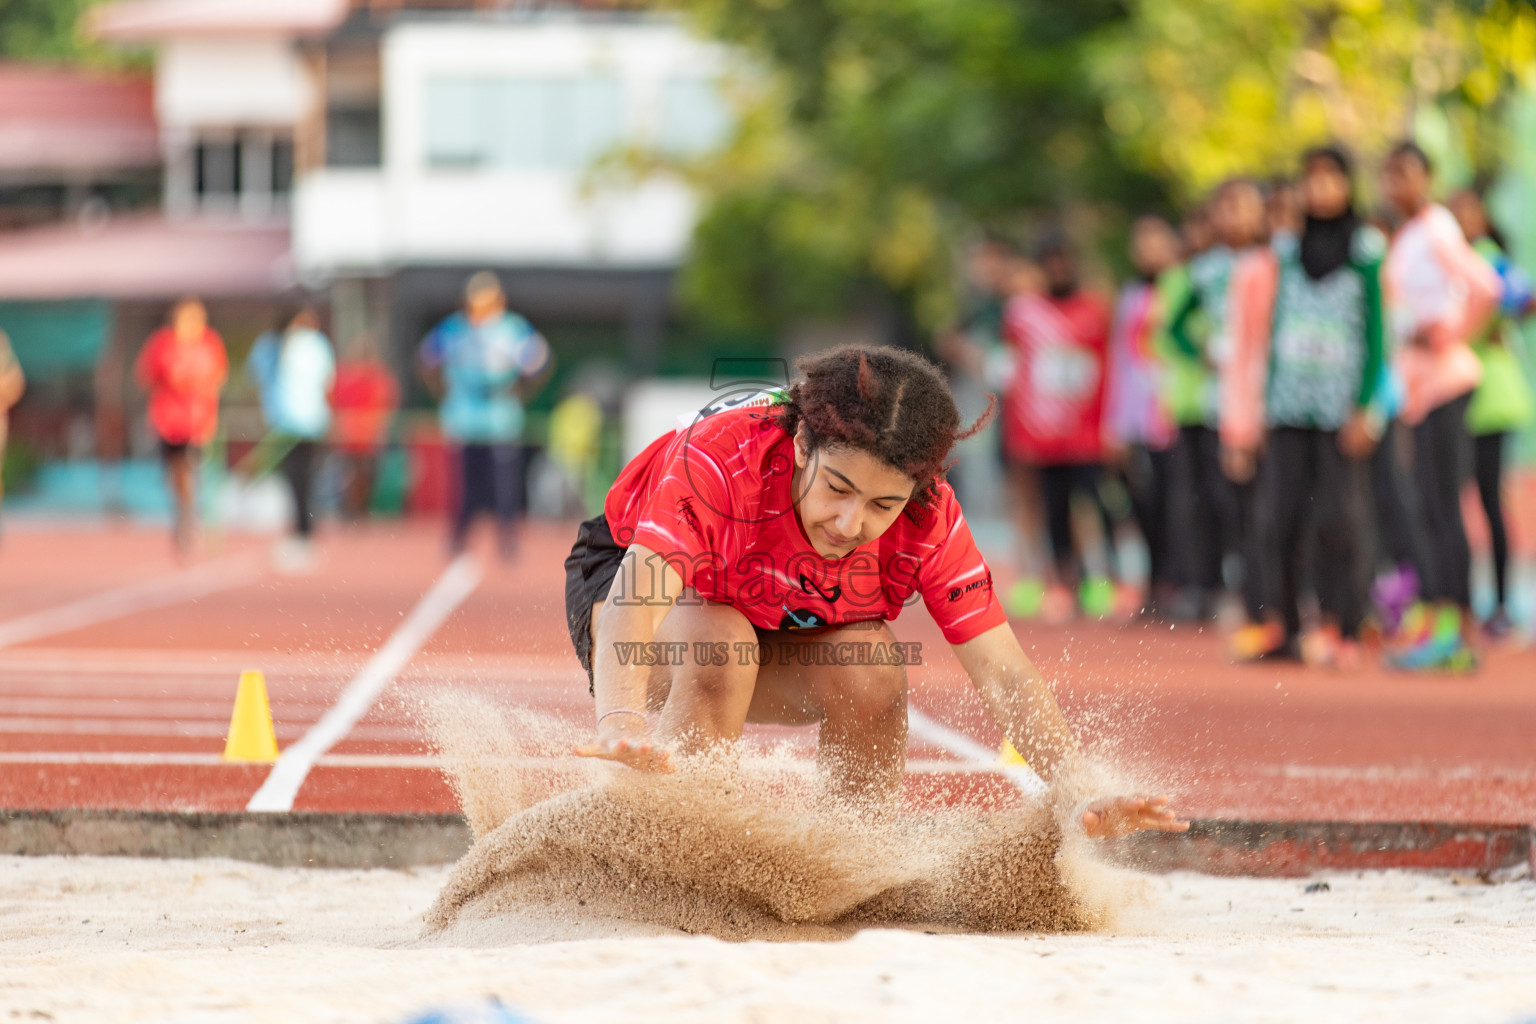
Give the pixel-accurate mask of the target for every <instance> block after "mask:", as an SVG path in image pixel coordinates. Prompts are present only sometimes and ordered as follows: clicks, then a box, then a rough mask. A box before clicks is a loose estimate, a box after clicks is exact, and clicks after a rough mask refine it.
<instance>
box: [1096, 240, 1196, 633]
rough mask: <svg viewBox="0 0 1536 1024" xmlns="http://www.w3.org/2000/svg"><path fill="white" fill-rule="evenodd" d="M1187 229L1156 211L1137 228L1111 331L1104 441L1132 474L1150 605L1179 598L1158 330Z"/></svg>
mask: <svg viewBox="0 0 1536 1024" xmlns="http://www.w3.org/2000/svg"><path fill="white" fill-rule="evenodd" d="M1179 246H1180V243H1179V236H1178V234H1177V233H1175V232H1174V230H1173V227H1172V225H1170V224H1169V223H1168V222H1167V221H1166V220H1164V219H1163V218H1161V217H1158V216H1155V215H1152V214H1148V215H1145V216H1142V217H1138V218H1137V219H1136V223H1135V224H1134V225H1132V227H1131V251H1130V256H1131V265H1132V266H1133V267H1134V268H1135V270H1136V279H1135V280H1134V281H1131V282H1130V283H1128V284H1127V285H1126V286H1125V287H1124V288H1122V289H1121V290H1120V298H1119V301H1118V302H1117V304H1116V307H1115V323H1114V330H1113V331H1112V332H1111V334H1110V347H1109V377H1108V381H1107V383H1106V386H1105V394H1104V443H1105V452H1106V457H1107V459H1108V461H1109V462H1110V463H1111V464H1112V465H1114V466H1115V467H1116V468H1117V469H1118V470H1119V472H1120V474H1121V476H1122V477H1123V478H1124V480H1125V487H1126V492H1127V493H1128V494H1129V496H1130V499H1131V512H1132V514H1133V515H1134V516H1135V518H1136V524H1137V526H1138V527H1139V528H1140V530H1141V534H1142V538H1143V539H1144V540H1145V541H1146V545H1147V557H1148V566H1147V569H1148V572H1147V593H1146V594H1145V595H1143V601H1142V604H1143V606H1144V607H1149V608H1151V607H1155V606H1156V605H1157V604H1158V603H1159V597H1160V603H1161V604H1162V605H1164V606H1166V605H1167V604H1168V602H1169V600H1170V598H1171V597H1172V595H1171V593H1169V592H1168V589H1169V582H1170V580H1169V574H1168V559H1167V546H1168V544H1167V542H1168V529H1167V512H1168V508H1167V506H1168V452H1169V449H1170V448H1171V447H1172V446H1173V439H1174V436H1175V434H1174V426H1173V421H1172V419H1171V418H1170V416H1169V412H1168V408H1167V405H1166V403H1165V401H1164V395H1163V380H1164V377H1165V371H1164V366H1163V359H1162V357H1161V354H1160V353H1159V351H1158V346H1157V336H1158V333H1159V332H1160V330H1161V319H1162V317H1163V316H1164V315H1165V312H1166V309H1165V307H1164V306H1163V304H1162V295H1161V293H1160V289H1159V287H1158V282H1159V281H1160V280H1161V279H1163V277H1164V275H1165V274H1166V273H1167V271H1168V270H1170V269H1171V268H1172V267H1173V266H1174V264H1176V263H1177V262H1178V260H1179Z"/></svg>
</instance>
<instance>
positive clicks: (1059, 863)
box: [427, 695, 1127, 942]
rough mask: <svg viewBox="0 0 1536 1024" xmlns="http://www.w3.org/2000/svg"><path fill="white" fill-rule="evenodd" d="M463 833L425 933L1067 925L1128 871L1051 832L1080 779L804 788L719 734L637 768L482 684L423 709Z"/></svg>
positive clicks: (733, 935)
mask: <svg viewBox="0 0 1536 1024" xmlns="http://www.w3.org/2000/svg"><path fill="white" fill-rule="evenodd" d="M428 717H429V720H430V722H431V725H432V728H433V731H434V734H435V736H436V738H437V742H438V745H439V747H440V749H441V751H442V753H443V755H444V757H445V760H446V761H447V763H448V766H449V774H450V777H451V779H452V781H453V784H454V786H455V789H456V791H457V792H458V794H459V797H460V800H461V802H462V804H463V807H464V810H465V814H466V816H467V818H468V819H469V822H470V826H471V828H472V829H473V831H474V833H475V836H476V841H475V844H474V846H473V848H472V849H471V850H470V851H469V853H468V854H466V855H465V857H464V858H463V860H461V861H460V862H459V864H458V866H457V867H456V868H455V869H454V871H453V873H452V875H451V876H450V878H449V880H448V882H447V884H446V885H445V886H444V887H443V890H442V892H441V894H440V895H439V897H438V899H437V902H436V904H435V905H434V906H433V908H432V909H431V911H430V912H429V913H428V915H427V933H428V937H429V938H430V937H432V936H439V937H441V936H445V935H447V934H459V935H460V936H461V937H464V936H467V935H468V934H469V933H471V932H473V933H475V934H476V935H477V936H478V940H477V941H491V942H494V941H495V935H496V932H497V925H498V922H499V923H500V925H501V926H503V927H504V928H505V935H506V938H507V939H509V940H511V941H517V940H518V938H517V936H518V932H519V928H521V927H523V926H525V925H526V924H527V923H528V922H529V921H533V920H537V921H540V922H543V923H544V925H545V926H547V925H548V923H549V922H550V921H551V920H552V919H559V918H569V919H570V921H568V922H567V923H571V924H573V923H575V922H576V921H577V920H580V919H585V920H589V921H592V922H598V921H602V922H615V921H617V922H631V923H637V924H644V925H650V926H654V927H657V928H662V929H678V930H682V931H686V932H695V933H707V934H711V935H716V936H719V937H722V938H730V939H763V938H769V939H806V938H834V937H839V936H843V935H847V934H851V933H852V932H853V931H855V930H857V929H858V928H860V927H865V926H870V925H886V926H891V925H898V926H922V927H928V928H933V929H942V930H960V931H1017V930H1048V931H1077V930H1085V929H1092V928H1101V927H1104V926H1106V925H1107V924H1109V923H1110V922H1111V920H1112V918H1113V914H1114V909H1115V907H1116V905H1117V904H1118V903H1119V902H1120V901H1121V899H1122V895H1121V894H1123V893H1124V892H1126V891H1127V884H1126V883H1127V878H1126V876H1125V874H1124V873H1123V872H1120V871H1117V870H1115V869H1111V868H1108V867H1106V866H1104V865H1101V864H1098V863H1097V861H1096V859H1095V858H1094V856H1093V853H1092V849H1091V843H1090V842H1089V841H1088V840H1087V839H1086V838H1073V839H1064V834H1066V835H1070V834H1071V832H1072V831H1073V830H1072V829H1071V827H1070V826H1069V827H1068V828H1067V830H1066V832H1065V833H1064V830H1063V828H1062V825H1061V822H1062V821H1064V820H1068V821H1069V820H1071V814H1072V811H1073V809H1074V808H1075V807H1076V806H1077V805H1078V804H1079V803H1080V802H1081V799H1082V798H1083V796H1085V795H1090V794H1101V793H1102V792H1105V791H1106V790H1105V789H1104V788H1102V786H1101V785H1099V784H1097V780H1091V779H1086V778H1083V779H1078V780H1077V782H1076V784H1075V785H1074V786H1071V787H1064V788H1063V787H1058V789H1057V790H1056V791H1055V792H1054V793H1053V795H1052V799H1050V800H1048V801H1040V802H1025V801H1022V800H1021V802H1020V803H1019V804H1018V805H1017V806H1015V807H1012V808H1009V809H1007V810H1002V811H990V812H978V811H974V810H946V811H939V812H925V813H919V812H914V811H911V810H905V811H901V812H897V813H872V812H871V811H870V810H869V809H867V808H835V809H829V808H827V807H826V806H825V805H822V806H816V805H815V804H814V801H813V800H812V799H811V796H810V790H811V786H810V783H809V781H808V780H807V779H806V778H805V775H804V773H803V772H801V771H798V770H797V766H796V765H795V763H794V762H793V759H792V758H791V757H789V756H788V755H787V754H784V753H783V752H779V753H769V754H767V755H764V754H758V753H753V752H750V751H747V750H742V751H737V752H733V754H734V756H732V757H731V758H730V759H729V762H730V763H729V764H728V765H727V764H722V763H720V761H718V760H717V761H714V762H709V763H700V762H692V763H686V764H684V765H683V767H682V770H680V771H679V772H678V773H676V774H674V775H666V776H652V775H640V774H638V773H635V772H632V771H629V770H628V769H622V768H616V767H613V766H609V765H600V764H595V763H592V762H576V763H572V759H569V758H566V759H563V760H557V759H556V755H560V754H563V753H565V751H567V750H569V747H570V743H571V741H572V740H574V739H576V738H577V737H575V736H574V735H572V734H571V733H570V730H569V727H565V726H562V725H561V724H559V723H555V722H552V721H551V720H549V719H547V718H542V717H540V716H537V715H534V714H532V713H530V712H527V711H523V710H519V709H515V708H502V707H498V706H496V705H495V704H492V703H491V702H489V701H486V700H485V699H484V698H477V697H471V696H467V695H451V696H448V697H445V698H443V699H441V700H439V701H437V702H435V703H434V704H433V705H432V706H431V708H430V710H429V716H428Z"/></svg>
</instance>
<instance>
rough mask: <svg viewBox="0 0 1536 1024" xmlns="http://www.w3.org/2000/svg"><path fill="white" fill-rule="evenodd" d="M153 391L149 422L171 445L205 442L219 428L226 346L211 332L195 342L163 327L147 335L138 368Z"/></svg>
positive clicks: (150, 401)
mask: <svg viewBox="0 0 1536 1024" xmlns="http://www.w3.org/2000/svg"><path fill="white" fill-rule="evenodd" d="M135 373H136V375H137V376H138V379H139V383H141V384H143V385H144V387H145V388H146V389H147V390H148V391H149V422H150V425H151V426H153V427H154V428H155V433H157V434H159V435H160V437H161V439H162V440H164V441H167V442H169V443H171V444H206V443H208V442H209V441H211V440H212V439H213V433H214V431H215V430H216V429H217V428H218V425H219V391H220V390H221V389H222V388H223V387H224V379H225V378H226V377H228V376H229V362H228V360H227V359H226V358H225V355H224V342H223V340H222V339H221V338H220V337H219V335H218V333H217V332H215V331H214V330H213V328H211V327H210V328H206V329H205V330H204V331H203V335H202V337H200V338H197V339H196V340H194V341H187V342H181V341H177V340H176V332H175V331H173V330H172V329H171V328H169V327H162V328H160V329H159V330H157V331H155V333H153V334H151V335H150V336H149V340H148V341H147V342H145V343H144V351H142V352H140V353H139V361H138V365H137V366H136V368H135Z"/></svg>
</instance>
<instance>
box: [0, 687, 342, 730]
mask: <svg viewBox="0 0 1536 1024" xmlns="http://www.w3.org/2000/svg"><path fill="white" fill-rule="evenodd" d="M222 682H223V684H224V689H228V688H229V684H230V680H228V679H225V680H222ZM232 703H233V702H232V701H231V700H230V699H228V698H225V699H222V700H213V699H208V700H192V699H187V698H181V697H98V696H95V695H87V696H76V695H74V694H71V695H69V696H67V697H36V696H21V697H12V696H8V695H0V718H8V717H13V716H20V717H29V718H30V717H39V718H51V717H57V718H70V717H75V716H85V717H89V718H147V719H153V718H163V719H172V720H175V721H186V720H188V719H199V718H206V719H209V720H210V721H216V720H220V719H222V720H223V721H224V722H225V723H226V724H227V723H228V722H229V712H230V706H231V704H232ZM329 706H330V705H329V704H323V703H318V702H316V703H310V702H307V701H286V700H285V701H283V703H282V709H283V712H284V716H285V717H286V718H288V719H289V720H290V721H292V720H293V719H299V720H301V721H314V720H315V719H317V718H319V717H320V715H321V714H322V713H324V711H325V709H326V708H327V707H329Z"/></svg>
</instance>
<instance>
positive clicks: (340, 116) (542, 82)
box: [94, 0, 729, 370]
mask: <svg viewBox="0 0 1536 1024" xmlns="http://www.w3.org/2000/svg"><path fill="white" fill-rule="evenodd" d="M485 6H486V5H483V4H475V3H471V2H468V0H466V2H464V3H462V4H456V3H453V2H445V0H433V2H432V3H425V2H423V3H421V4H419V5H413V4H412V3H410V2H408V0H390V2H382V0H353V2H352V3H350V4H349V3H348V2H347V0H129V2H124V3H118V4H114V5H110V6H108V7H106V8H103V9H101V10H99V11H98V12H97V14H96V16H95V20H94V27H95V30H96V31H97V33H98V34H100V35H102V36H104V37H106V38H109V39H115V40H122V41H126V42H136V43H144V42H153V43H154V44H155V45H156V47H157V61H156V108H157V112H158V115H159V118H160V126H161V138H162V144H163V148H164V156H165V206H166V209H167V211H168V212H170V213H172V214H173V215H182V216H189V215H193V214H208V213H220V214H223V213H229V214H235V215H238V216H239V217H240V218H241V219H248V220H254V221H266V222H271V221H273V220H274V219H275V220H277V221H283V220H285V219H291V231H292V239H293V243H292V244H293V260H294V266H295V271H296V273H297V275H298V278H299V280H300V281H301V282H303V283H304V284H305V285H307V286H309V287H311V288H327V289H329V290H330V295H331V299H332V307H333V315H334V321H333V324H334V333H335V334H336V335H337V339H338V341H345V340H346V339H347V338H348V337H350V336H352V335H354V334H357V333H362V332H368V333H371V334H374V335H376V336H379V337H382V338H387V339H388V341H389V343H390V346H391V348H392V349H393V351H394V352H395V354H396V357H397V358H398V359H400V360H401V362H402V363H403V362H404V360H405V359H406V358H408V353H409V351H410V349H411V348H412V346H413V345H414V343H415V341H416V340H417V339H419V338H420V337H421V335H422V333H424V332H425V330H426V329H427V328H428V327H429V326H430V324H431V323H432V322H433V321H435V320H436V319H437V318H438V317H441V316H442V315H443V314H444V313H446V312H447V311H448V310H449V309H451V308H452V307H453V306H454V305H456V303H457V301H458V293H459V289H460V288H461V287H462V283H463V280H464V278H465V277H466V276H467V274H469V273H470V272H472V271H474V270H476V269H481V268H484V267H489V268H491V269H494V270H496V271H497V272H498V273H500V274H501V276H502V278H503V280H504V282H505V284H506V286H507V290H508V295H509V297H510V299H511V301H512V303H513V305H514V306H515V307H516V308H518V309H520V310H521V311H522V312H524V313H526V314H527V315H529V316H530V317H531V318H533V319H534V320H535V322H536V323H538V324H539V326H540V327H541V328H544V329H545V331H546V333H547V334H549V335H550V337H551V340H552V341H554V342H555V344H556V348H557V351H559V349H560V348H561V340H562V339H561V332H562V330H563V329H564V330H566V332H567V334H568V335H569V336H570V337H571V338H573V339H577V340H574V341H572V342H571V344H573V345H575V346H576V347H577V348H579V349H580V350H581V351H580V352H577V353H576V356H577V357H580V356H584V355H588V354H606V355H609V356H612V357H614V358H615V359H622V360H623V361H624V362H626V363H627V364H628V365H629V366H630V367H631V368H632V369H637V370H646V369H650V368H652V367H654V366H655V365H656V363H657V361H658V357H659V353H660V349H661V346H662V345H663V342H664V336H665V332H666V327H667V322H668V318H669V306H670V301H669V297H670V292H671V288H670V279H671V273H672V271H673V270H674V269H675V267H676V266H677V265H678V263H679V261H680V260H681V258H682V256H683V254H684V251H685V249H686V246H687V244H688V239H689V236H690V233H691V231H692V228H693V224H694V219H695V216H696V203H695V200H694V198H693V196H692V195H691V194H690V192H689V191H688V189H687V188H686V187H685V186H684V185H683V184H682V183H681V182H680V181H677V180H672V179H668V178H665V177H660V176H655V175H652V176H649V177H646V178H644V179H643V180H642V179H638V178H636V177H634V176H633V175H628V174H626V173H623V172H621V171H617V170H615V169H614V164H613V162H611V161H610V162H608V163H607V164H606V166H608V167H609V168H610V170H609V171H607V172H605V171H604V170H603V167H604V166H605V162H604V158H605V157H612V156H615V155H617V154H619V153H621V152H622V151H625V150H629V149H655V150H661V151H666V152H673V153H689V152H696V151H699V150H702V149H707V148H709V147H711V146H713V145H715V144H717V143H718V142H720V141H721V140H722V139H723V137H724V135H725V133H726V132H727V130H728V129H729V119H728V116H727V113H726V109H725V106H724V104H723V102H722V101H721V98H720V92H719V85H718V83H719V81H720V79H721V76H722V75H723V74H724V73H725V71H726V70H727V68H726V64H727V59H728V54H727V52H726V51H724V50H723V49H721V48H720V47H718V46H716V45H713V44H710V43H707V42H704V41H702V40H700V39H697V38H696V37H694V36H693V35H691V34H690V33H689V32H688V31H687V30H686V29H685V28H684V26H683V25H682V24H681V23H680V22H679V21H677V20H676V19H675V18H673V17H670V16H665V15H661V14H647V13H636V12H633V11H631V12H622V11H612V10H602V9H597V10H594V9H592V7H593V5H592V4H590V3H579V2H570V3H555V4H549V3H546V4H543V5H526V4H524V5H518V6H517V7H516V8H506V7H501V8H495V9H477V8H482V7H485ZM413 7H420V8H430V9H413ZM455 7H458V8H460V9H453V8H455ZM530 7H532V8H533V9H530ZM445 8H446V9H445Z"/></svg>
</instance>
